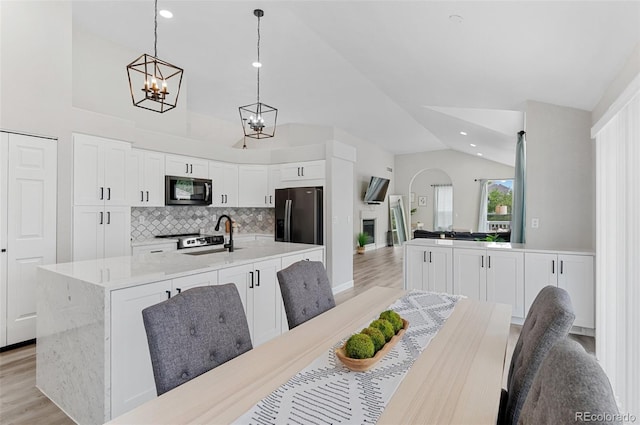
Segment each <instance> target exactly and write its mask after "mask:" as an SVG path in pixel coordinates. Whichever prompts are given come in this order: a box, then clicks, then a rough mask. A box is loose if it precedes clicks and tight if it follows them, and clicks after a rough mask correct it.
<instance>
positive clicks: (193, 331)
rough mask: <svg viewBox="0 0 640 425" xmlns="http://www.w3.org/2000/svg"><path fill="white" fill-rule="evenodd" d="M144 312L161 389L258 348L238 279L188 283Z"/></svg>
mask: <svg viewBox="0 0 640 425" xmlns="http://www.w3.org/2000/svg"><path fill="white" fill-rule="evenodd" d="M142 318H143V321H144V327H145V330H146V331H147V341H148V343H149V354H150V355H151V365H152V366H153V376H154V378H155V382H156V391H157V393H158V395H161V394H163V393H165V392H167V391H169V390H171V389H173V388H175V387H177V386H178V385H181V384H183V383H185V382H187V381H189V380H190V379H193V378H195V377H196V376H198V375H201V374H203V373H205V372H207V371H209V370H211V369H213V368H215V367H216V366H219V365H221V364H222V363H224V362H226V361H228V360H231V359H233V358H234V357H236V356H238V355H240V354H242V353H244V352H246V351H249V350H251V348H252V345H251V337H250V334H249V326H248V325H247V317H246V316H245V313H244V308H243V307H242V301H241V299H240V294H239V293H238V289H237V288H236V286H235V285H234V284H233V283H229V284H226V285H217V286H202V287H196V288H191V289H188V290H186V291H183V292H182V293H180V294H178V295H176V296H174V297H172V298H169V299H168V300H166V301H163V302H161V303H159V304H156V305H153V306H150V307H147V308H145V309H144V310H142Z"/></svg>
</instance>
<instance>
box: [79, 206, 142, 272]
mask: <svg viewBox="0 0 640 425" xmlns="http://www.w3.org/2000/svg"><path fill="white" fill-rule="evenodd" d="M130 240H131V208H130V207H115V206H108V207H101V206H75V207H73V260H74V261H82V260H92V259H96V258H106V257H119V256H124V255H130V253H131V242H130Z"/></svg>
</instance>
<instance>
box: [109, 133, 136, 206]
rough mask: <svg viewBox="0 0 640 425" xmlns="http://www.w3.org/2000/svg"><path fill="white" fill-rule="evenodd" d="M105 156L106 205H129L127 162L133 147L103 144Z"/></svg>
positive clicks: (116, 143) (115, 143)
mask: <svg viewBox="0 0 640 425" xmlns="http://www.w3.org/2000/svg"><path fill="white" fill-rule="evenodd" d="M103 152H104V153H103V155H104V203H105V205H120V206H125V205H128V203H127V197H128V194H127V162H128V161H129V157H130V154H131V145H129V144H128V143H124V142H115V141H108V142H104V144H103Z"/></svg>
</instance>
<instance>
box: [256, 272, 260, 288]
mask: <svg viewBox="0 0 640 425" xmlns="http://www.w3.org/2000/svg"><path fill="white" fill-rule="evenodd" d="M256 275H257V280H256V286H260V270H256Z"/></svg>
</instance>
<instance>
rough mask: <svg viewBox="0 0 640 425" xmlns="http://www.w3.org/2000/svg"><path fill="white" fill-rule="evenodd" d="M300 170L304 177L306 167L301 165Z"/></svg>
mask: <svg viewBox="0 0 640 425" xmlns="http://www.w3.org/2000/svg"><path fill="white" fill-rule="evenodd" d="M300 170H301V172H300V174H301V175H302V177H304V167H300Z"/></svg>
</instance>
